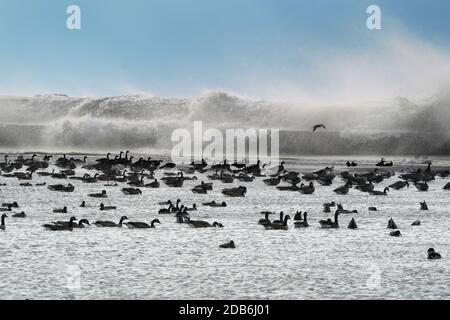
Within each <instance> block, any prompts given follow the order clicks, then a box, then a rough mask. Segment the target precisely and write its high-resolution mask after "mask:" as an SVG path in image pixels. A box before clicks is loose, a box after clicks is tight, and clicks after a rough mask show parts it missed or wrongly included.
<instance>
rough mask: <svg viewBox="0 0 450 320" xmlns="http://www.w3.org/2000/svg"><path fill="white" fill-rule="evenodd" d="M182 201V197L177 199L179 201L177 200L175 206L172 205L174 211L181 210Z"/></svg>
mask: <svg viewBox="0 0 450 320" xmlns="http://www.w3.org/2000/svg"><path fill="white" fill-rule="evenodd" d="M180 202H181V200H180V199H177V202H176V204H175V206H173V205H172V209H171V210H172V212H177V211H180V209H181V208H180Z"/></svg>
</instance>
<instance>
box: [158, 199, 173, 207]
mask: <svg viewBox="0 0 450 320" xmlns="http://www.w3.org/2000/svg"><path fill="white" fill-rule="evenodd" d="M169 204H172V201H171V200H167V201H162V202H158V205H160V206H165V205H169Z"/></svg>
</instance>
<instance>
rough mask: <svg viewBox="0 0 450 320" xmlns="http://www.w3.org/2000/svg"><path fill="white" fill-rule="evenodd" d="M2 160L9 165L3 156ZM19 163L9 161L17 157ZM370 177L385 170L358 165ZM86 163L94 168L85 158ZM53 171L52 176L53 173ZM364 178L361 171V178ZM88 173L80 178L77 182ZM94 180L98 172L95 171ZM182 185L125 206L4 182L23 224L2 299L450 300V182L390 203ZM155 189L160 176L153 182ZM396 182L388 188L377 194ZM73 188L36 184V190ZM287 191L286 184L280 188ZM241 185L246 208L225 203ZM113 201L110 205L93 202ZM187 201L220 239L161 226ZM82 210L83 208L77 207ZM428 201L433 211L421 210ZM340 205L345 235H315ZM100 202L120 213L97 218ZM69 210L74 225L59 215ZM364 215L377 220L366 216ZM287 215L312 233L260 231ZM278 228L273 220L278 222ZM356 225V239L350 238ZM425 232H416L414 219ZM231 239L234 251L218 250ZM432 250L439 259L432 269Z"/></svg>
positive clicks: (293, 165) (319, 191) (4, 242)
mask: <svg viewBox="0 0 450 320" xmlns="http://www.w3.org/2000/svg"><path fill="white" fill-rule="evenodd" d="M1 157H2V156H1ZM12 158H14V156H12ZM346 160H347V159H344V158H340V157H298V158H296V157H291V158H289V159H286V162H287V169H288V170H297V171H300V172H304V173H305V172H311V171H313V170H317V169H320V168H323V167H324V166H327V165H328V166H330V165H333V166H334V167H335V169H336V170H337V171H339V170H343V169H345V170H346V169H347V168H345V167H344V166H343V164H344V163H345V161H346ZM350 160H357V161H358V163H360V167H362V168H364V167H366V168H369V167H370V165H371V164H374V163H375V162H376V161H377V160H378V159H375V158H372V157H353V159H350ZM393 160H394V161H395V162H396V163H401V165H400V166H397V167H395V168H394V169H395V170H396V172H397V173H398V172H399V171H400V170H404V168H407V167H410V166H416V167H417V166H419V167H420V166H421V167H425V165H424V164H421V163H420V162H421V161H419V160H417V159H413V158H412V159H409V158H405V157H403V158H394V159H393ZM432 160H434V164H436V165H440V166H449V165H450V162H449V159H448V158H433V159H432ZM90 161H92V160H91V159H90ZM51 169H52V167H50V168H49V169H47V171H51ZM360 170H363V169H360ZM85 172H87V171H85V170H82V169H77V175H78V176H80V175H83V174H84V173H85ZM91 173H92V172H91ZM195 175H196V176H197V177H198V181H185V184H184V187H183V188H181V189H180V188H169V187H167V186H166V185H164V184H163V183H162V184H161V188H159V189H145V188H142V190H143V195H142V196H126V195H124V194H123V193H122V192H121V191H120V190H121V188H122V187H123V185H122V184H119V186H118V187H104V186H103V184H104V183H105V182H101V183H97V184H84V183H82V182H80V181H74V180H70V183H72V184H73V185H74V186H75V187H76V190H75V192H73V193H58V192H52V191H50V190H48V189H47V187H36V186H33V187H21V186H19V183H20V182H23V181H18V180H17V179H12V178H5V177H2V176H0V183H6V184H7V186H1V187H0V200H1V202H11V201H17V202H18V203H19V204H20V208H19V209H14V210H13V211H14V212H20V211H22V210H23V211H25V212H26V214H27V217H26V218H24V219H18V218H12V217H11V215H12V213H11V212H10V213H8V214H9V217H8V218H7V219H6V230H5V231H1V230H0V273H1V274H2V281H0V299H449V298H450V289H449V286H448V284H449V283H450V263H449V258H450V233H449V231H450V212H449V209H450V191H446V190H443V189H442V187H443V186H444V185H445V184H446V183H447V182H448V181H450V179H449V178H445V179H442V178H439V177H437V178H436V180H435V181H433V182H431V183H430V190H429V191H428V192H419V191H417V189H416V188H415V187H414V186H411V187H410V188H409V189H408V188H404V189H402V190H399V191H395V190H391V192H390V193H389V194H388V195H387V196H372V195H369V194H367V193H363V192H360V191H357V190H355V189H351V190H350V192H349V194H348V195H337V194H335V193H334V192H333V191H332V190H333V189H334V188H336V187H337V186H340V185H343V183H342V182H341V180H340V178H339V177H337V178H336V179H335V180H334V182H333V185H332V186H321V185H318V186H316V191H315V193H314V194H313V195H302V194H300V193H298V192H286V191H278V190H277V189H276V188H275V187H269V186H266V185H265V184H264V183H263V182H262V179H261V178H257V179H256V180H255V181H254V182H252V183H245V182H235V183H233V184H232V185H230V184H223V183H222V182H217V181H214V187H213V188H214V190H213V191H210V192H209V193H208V194H207V195H199V194H194V193H192V192H191V190H190V189H191V188H192V187H193V186H195V185H197V184H199V183H200V181H201V180H205V181H206V180H207V178H206V176H205V175H203V174H199V173H196V174H195ZM156 176H157V177H158V178H160V177H161V176H162V173H161V172H160V171H158V172H157V174H156ZM397 180H398V177H397V176H394V177H391V178H390V179H388V180H385V181H383V182H382V183H380V184H379V185H376V190H383V188H384V187H385V186H387V185H389V184H391V183H393V182H395V181H397ZM39 182H47V185H48V184H58V183H64V184H65V183H67V182H69V180H68V181H64V180H56V179H51V178H49V177H38V176H36V177H35V178H34V179H33V181H32V183H33V184H35V183H39ZM282 184H283V183H282ZM238 185H245V186H247V190H248V193H247V195H246V197H244V198H228V197H225V196H224V195H222V194H221V192H220V191H221V190H222V189H223V188H225V187H230V186H238ZM103 189H105V190H107V192H108V196H109V198H108V199H93V198H88V197H87V194H89V193H92V192H100V191H101V190H103ZM177 198H180V199H181V200H182V204H185V205H188V206H192V204H193V203H196V204H197V206H198V211H193V212H191V218H192V219H193V220H194V219H199V220H206V221H209V222H211V223H212V222H214V221H218V222H221V223H222V224H223V225H224V226H225V227H224V228H206V229H195V228H190V227H189V226H188V225H186V224H177V223H175V218H174V217H173V216H172V215H158V209H159V208H160V206H159V205H158V202H160V201H166V200H168V199H171V200H172V201H174V200H176V199H177ZM82 200H85V201H86V202H87V204H88V206H89V207H88V208H79V205H80V203H81V201H82ZM211 200H215V201H217V202H219V201H226V202H227V204H228V206H227V207H226V208H210V207H205V206H202V205H201V203H202V202H207V201H211ZM424 200H425V201H427V203H428V206H429V209H430V210H429V211H420V210H419V209H420V208H419V202H420V201H424ZM328 201H336V202H341V203H342V204H343V205H344V207H345V208H346V209H356V210H358V213H356V214H352V215H341V216H340V217H339V222H340V226H341V227H340V228H339V229H334V230H325V229H320V227H319V224H318V221H319V220H321V219H324V218H328V217H330V218H333V213H328V214H327V213H324V212H322V204H323V203H324V202H328ZM100 202H104V203H105V205H115V206H117V207H118V209H117V211H100V210H99V209H98V207H99V204H100ZM63 206H67V207H68V209H69V213H68V214H56V213H52V210H53V209H54V208H60V207H63ZM369 206H376V207H377V208H378V210H379V211H377V212H369V211H368V207H369ZM263 210H271V211H276V212H279V211H284V212H285V213H286V214H290V216H291V217H292V218H293V216H294V214H295V211H296V210H303V211H307V212H308V214H309V216H308V221H309V224H310V227H309V228H301V229H295V228H293V224H292V221H290V222H289V226H290V228H289V230H287V231H284V230H265V229H264V228H263V226H261V225H258V224H257V222H258V220H259V219H260V218H262V216H261V214H259V212H260V211H263ZM122 215H126V216H128V218H129V219H130V221H145V222H150V221H151V220H152V219H154V218H158V219H159V220H160V221H161V224H160V225H158V224H157V225H156V228H155V229H144V230H138V229H127V228H126V227H123V228H97V227H96V226H94V225H92V226H91V227H87V228H84V229H74V231H72V232H51V231H47V230H45V229H44V228H43V227H42V226H41V225H42V224H43V223H48V222H51V221H56V220H68V219H69V217H70V216H75V217H77V218H78V220H79V219H82V218H85V219H88V220H89V221H91V222H94V221H96V220H112V221H117V222H118V220H119V219H120V217H121V216H122ZM275 217H276V218H278V216H274V217H272V218H275ZM352 217H354V218H355V219H356V222H357V224H358V227H359V229H357V230H350V229H347V224H348V222H349V221H350V219H351V218H352ZM391 217H392V218H394V220H395V222H396V223H397V225H398V227H399V229H400V230H401V232H402V236H401V237H390V236H389V231H390V230H389V229H387V228H386V226H387V222H388V219H390V218H391ZM418 219H419V220H420V221H421V222H422V225H421V226H416V227H413V226H411V223H412V222H413V221H415V220H418ZM229 240H234V242H235V243H236V246H237V247H236V249H221V248H219V245H220V244H222V243H225V242H228V241H229ZM430 247H434V248H435V249H436V251H438V252H440V253H441V255H442V257H443V258H442V259H441V260H428V259H427V254H426V251H427V249H428V248H430Z"/></svg>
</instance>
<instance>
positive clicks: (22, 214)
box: [12, 211, 27, 218]
mask: <svg viewBox="0 0 450 320" xmlns="http://www.w3.org/2000/svg"><path fill="white" fill-rule="evenodd" d="M26 216H27V215H26V214H25V212H23V211H22V212H20V213H14V214H13V215H12V217H13V218H25V217H26Z"/></svg>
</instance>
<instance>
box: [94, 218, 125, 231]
mask: <svg viewBox="0 0 450 320" xmlns="http://www.w3.org/2000/svg"><path fill="white" fill-rule="evenodd" d="M124 220H128V218H127V217H126V216H122V217H121V218H120V221H119V223H115V222H112V221H96V222H95V223H94V224H95V225H96V226H97V227H102V228H115V227H119V228H120V227H122V225H123V221H124Z"/></svg>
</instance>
